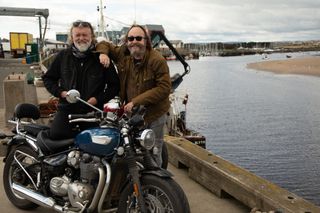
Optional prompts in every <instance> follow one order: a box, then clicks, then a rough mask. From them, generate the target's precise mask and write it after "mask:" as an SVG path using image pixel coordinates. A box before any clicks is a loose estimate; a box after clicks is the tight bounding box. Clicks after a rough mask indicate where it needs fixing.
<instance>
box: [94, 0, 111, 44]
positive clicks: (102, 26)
mask: <svg viewBox="0 0 320 213" xmlns="http://www.w3.org/2000/svg"><path fill="white" fill-rule="evenodd" d="M105 8H106V6H102V0H100V6H98V8H97V10H98V11H99V12H100V20H99V24H98V26H99V28H98V29H99V30H98V37H106V38H107V40H109V37H108V33H107V32H105V23H104V15H103V9H105Z"/></svg>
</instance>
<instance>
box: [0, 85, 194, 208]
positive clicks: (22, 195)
mask: <svg viewBox="0 0 320 213" xmlns="http://www.w3.org/2000/svg"><path fill="white" fill-rule="evenodd" d="M67 100H68V101H69V102H70V103H75V102H77V101H81V102H83V103H85V104H87V105H88V106H90V107H92V108H93V109H95V111H94V112H91V113H87V114H73V115H69V120H70V122H99V126H98V127H94V128H90V129H87V130H84V131H81V132H80V133H79V134H78V135H77V136H76V137H75V138H74V139H65V140H59V141H53V140H50V139H49V138H48V129H49V127H48V126H43V125H39V124H36V123H34V122H33V121H34V120H36V119H38V118H39V117H40V112H39V109H38V108H37V107H36V106H35V105H32V104H27V103H23V104H18V105H17V106H16V108H15V112H14V116H15V118H14V119H13V120H11V123H14V124H15V131H14V134H13V135H6V134H1V136H0V138H2V139H4V138H7V139H8V142H7V145H6V147H7V152H6V153H7V154H6V156H5V158H4V162H5V165H4V171H3V184H4V189H5V193H6V195H7V197H8V199H9V200H10V202H11V203H12V204H13V205H15V206H16V207H18V208H20V209H34V208H36V207H38V206H39V205H40V206H44V207H47V208H50V209H53V210H55V211H57V212H68V213H77V212H120V213H122V212H143V213H146V212H156V213H162V212H175V213H180V212H181V213H182V212H184V213H185V212H186V213H188V212H190V208H189V203H188V200H187V197H186V195H185V193H184V192H183V190H182V189H181V187H180V186H179V185H178V184H177V183H176V182H175V181H174V180H173V179H172V174H171V173H170V172H169V171H167V170H165V169H163V168H160V167H159V166H158V165H157V164H156V163H155V161H154V160H153V157H152V156H151V150H152V147H153V146H154V133H153V131H152V130H151V129H145V128H144V127H143V126H144V120H143V114H144V110H143V108H140V109H137V110H136V111H135V112H134V113H133V114H132V116H131V117H129V116H127V115H126V113H123V114H122V115H121V116H119V114H121V113H119V110H118V108H117V107H116V108H112V107H109V108H110V109H111V110H107V111H102V110H100V109H98V108H96V107H94V106H92V105H90V104H88V103H86V102H85V101H84V100H82V99H81V98H80V94H79V92H78V91H76V90H71V91H69V92H68V96H67ZM114 103H115V102H113V103H111V104H110V105H109V106H112V105H113V104H114ZM112 109H116V110H112Z"/></svg>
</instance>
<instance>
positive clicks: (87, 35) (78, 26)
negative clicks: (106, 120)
mask: <svg viewBox="0 0 320 213" xmlns="http://www.w3.org/2000/svg"><path fill="white" fill-rule="evenodd" d="M69 41H70V42H69V43H70V46H69V48H67V49H64V50H62V51H60V52H59V53H58V54H57V56H56V57H55V59H54V61H53V62H52V64H51V65H50V67H49V69H48V71H47V72H46V73H45V74H44V75H43V76H42V79H43V82H44V85H45V87H46V89H47V90H48V91H49V92H50V93H51V94H52V95H54V96H55V97H58V98H59V105H58V111H57V112H56V114H55V116H54V120H53V122H52V124H51V128H50V138H51V139H66V138H72V137H74V136H75V135H76V134H77V132H78V130H81V129H86V128H88V127H90V126H92V125H96V124H92V123H91V124H90V123H77V124H73V123H72V124H70V123H69V120H68V115H69V114H83V113H87V112H90V111H92V108H90V107H88V106H86V105H85V104H83V103H81V102H79V103H74V104H70V103H68V102H67V101H66V96H67V91H68V90H70V89H76V90H78V91H79V92H80V94H81V98H82V99H83V100H87V102H88V103H90V104H92V105H94V106H96V107H98V108H101V109H102V107H103V104H104V103H106V102H107V101H109V100H110V99H112V98H113V97H115V96H117V95H119V88H120V85H119V78H118V75H117V73H116V70H115V67H114V66H109V68H108V69H106V68H105V67H104V66H103V65H102V64H101V63H100V61H99V53H97V52H95V44H96V39H95V35H94V30H93V27H92V25H91V24H90V23H88V22H85V21H76V22H74V23H73V24H72V26H71V29H70V37H69ZM76 125H77V126H76ZM78 127H80V128H78Z"/></svg>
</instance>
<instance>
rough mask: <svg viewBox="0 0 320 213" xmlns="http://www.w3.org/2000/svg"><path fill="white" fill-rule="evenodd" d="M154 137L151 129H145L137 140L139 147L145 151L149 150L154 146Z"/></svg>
mask: <svg viewBox="0 0 320 213" xmlns="http://www.w3.org/2000/svg"><path fill="white" fill-rule="evenodd" d="M155 140H156V137H155V135H154V132H153V131H152V130H151V129H145V130H143V132H142V133H141V136H140V138H139V141H140V144H141V146H143V147H144V148H145V149H147V150H150V149H152V147H153V146H154V143H155Z"/></svg>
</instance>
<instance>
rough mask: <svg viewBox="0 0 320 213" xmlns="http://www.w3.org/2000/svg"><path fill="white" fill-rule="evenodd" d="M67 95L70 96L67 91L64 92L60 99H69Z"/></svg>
mask: <svg viewBox="0 0 320 213" xmlns="http://www.w3.org/2000/svg"><path fill="white" fill-rule="evenodd" d="M67 94H68V92H67V91H62V92H61V93H60V97H61V98H66V97H67Z"/></svg>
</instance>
